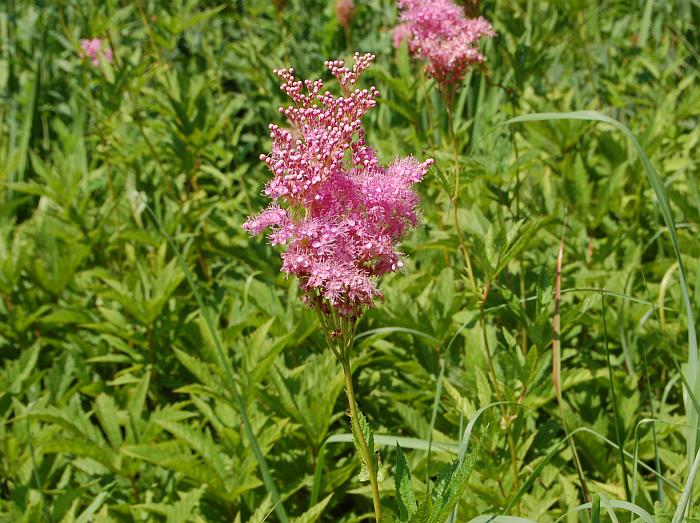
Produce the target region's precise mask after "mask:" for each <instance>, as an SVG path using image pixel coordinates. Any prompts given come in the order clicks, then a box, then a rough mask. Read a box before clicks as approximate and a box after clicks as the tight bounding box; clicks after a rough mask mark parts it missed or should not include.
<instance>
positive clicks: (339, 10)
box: [335, 0, 355, 29]
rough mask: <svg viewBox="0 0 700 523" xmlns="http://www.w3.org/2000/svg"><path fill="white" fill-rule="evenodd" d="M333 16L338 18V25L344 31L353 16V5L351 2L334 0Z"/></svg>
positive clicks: (350, 0) (349, 0) (348, 0)
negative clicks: (343, 28)
mask: <svg viewBox="0 0 700 523" xmlns="http://www.w3.org/2000/svg"><path fill="white" fill-rule="evenodd" d="M335 16H336V17H337V18H338V23H339V24H340V26H341V27H345V28H346V29H347V28H348V27H350V24H351V23H352V19H353V17H354V16H355V4H354V2H353V1H352V0H336V2H335Z"/></svg>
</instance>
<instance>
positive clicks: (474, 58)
mask: <svg viewBox="0 0 700 523" xmlns="http://www.w3.org/2000/svg"><path fill="white" fill-rule="evenodd" d="M397 3H398V6H399V8H400V10H401V16H400V21H401V24H400V25H399V26H397V28H396V29H395V31H394V45H395V46H397V42H398V45H400V44H401V39H403V38H407V39H408V48H409V51H410V52H411V54H412V55H413V56H416V57H418V58H421V59H423V60H426V61H427V62H428V64H427V66H426V71H427V72H428V74H429V75H430V76H432V77H433V78H435V80H436V81H437V82H438V83H439V84H440V85H442V86H448V85H453V84H456V83H458V82H461V81H462V80H463V79H464V76H465V75H466V74H467V71H468V70H469V68H470V67H471V66H473V65H474V64H478V63H481V62H483V61H484V55H483V54H481V52H480V51H479V49H478V47H477V45H478V42H479V40H480V39H481V38H483V37H492V36H495V34H496V33H495V32H494V31H493V28H492V27H491V24H490V23H489V22H488V21H487V20H486V19H485V18H483V17H479V18H467V17H466V16H465V14H464V9H463V8H462V7H460V6H458V5H456V4H455V3H454V1H453V0H397ZM399 28H400V29H399Z"/></svg>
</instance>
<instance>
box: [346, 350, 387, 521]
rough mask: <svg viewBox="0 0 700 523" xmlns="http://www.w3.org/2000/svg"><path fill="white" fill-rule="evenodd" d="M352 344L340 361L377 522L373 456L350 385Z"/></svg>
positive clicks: (379, 508)
mask: <svg viewBox="0 0 700 523" xmlns="http://www.w3.org/2000/svg"><path fill="white" fill-rule="evenodd" d="M351 345H352V341H351V342H350V344H349V345H348V346H346V347H345V349H344V350H342V352H341V358H340V363H341V365H342V366H343V373H344V374H345V392H346V393H347V395H348V403H349V405H350V419H351V420H352V430H353V432H354V433H355V438H357V441H358V443H359V447H360V452H361V453H362V460H363V461H364V462H365V465H366V466H367V472H368V473H369V483H370V486H371V487H372V502H373V503H374V515H375V518H376V520H377V522H379V520H380V519H381V517H382V505H381V501H380V499H379V483H378V481H377V470H376V469H375V468H374V456H372V453H371V452H370V450H369V447H368V446H367V440H365V435H364V434H363V432H362V427H360V419H359V417H358V414H357V403H356V402H355V391H354V389H353V387H352V373H351V371H350V355H349V354H348V353H349V350H348V349H349V347H350V346H351Z"/></svg>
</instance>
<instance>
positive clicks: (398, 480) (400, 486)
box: [394, 443, 418, 521]
mask: <svg viewBox="0 0 700 523" xmlns="http://www.w3.org/2000/svg"><path fill="white" fill-rule="evenodd" d="M395 474H396V475H395V477H394V484H395V489H396V505H397V507H398V509H399V521H408V520H409V519H410V518H412V517H413V516H414V514H415V513H416V511H417V510H418V505H417V504H416V495H415V494H414V492H413V487H412V486H411V470H410V469H409V468H408V462H407V461H406V456H405V455H404V453H403V450H401V446H400V445H399V444H398V443H397V444H396V473H395Z"/></svg>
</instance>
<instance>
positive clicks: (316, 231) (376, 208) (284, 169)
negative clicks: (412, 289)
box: [243, 53, 433, 318]
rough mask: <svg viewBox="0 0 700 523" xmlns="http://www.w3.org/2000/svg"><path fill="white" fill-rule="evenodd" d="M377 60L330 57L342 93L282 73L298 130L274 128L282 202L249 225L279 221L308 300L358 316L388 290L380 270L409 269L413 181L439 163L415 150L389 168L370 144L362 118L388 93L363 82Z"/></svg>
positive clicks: (275, 240) (275, 188)
mask: <svg viewBox="0 0 700 523" xmlns="http://www.w3.org/2000/svg"><path fill="white" fill-rule="evenodd" d="M373 60H374V55H371V54H365V55H360V54H359V53H355V57H354V64H353V66H352V68H348V67H346V66H345V63H344V62H343V61H342V60H338V61H330V62H326V64H325V65H326V67H327V68H328V69H329V70H330V72H331V74H332V75H333V76H334V77H335V78H336V79H337V80H338V82H339V84H340V86H341V89H342V92H343V95H342V96H338V97H336V96H333V95H332V94H331V93H330V92H328V91H324V90H323V82H322V81H321V80H315V81H310V80H305V81H304V82H302V81H300V80H297V79H296V77H295V76H294V70H293V69H281V70H276V71H275V72H276V74H277V76H278V77H279V78H280V79H281V80H282V82H283V83H282V86H281V88H282V90H283V91H284V92H285V93H286V94H287V95H288V96H289V97H290V98H291V99H292V101H293V102H294V104H293V105H292V106H290V107H287V108H280V112H281V113H282V114H283V115H284V116H285V117H286V118H287V119H288V120H289V123H290V124H291V128H283V127H279V126H277V125H274V124H271V125H270V136H271V138H272V151H271V152H270V154H267V155H262V156H261V157H260V158H261V160H262V161H264V162H265V163H266V164H267V166H268V168H269V169H270V171H272V174H273V178H272V179H271V180H270V181H269V182H268V183H267V185H266V187H265V191H264V192H265V194H267V195H268V196H269V197H270V198H272V199H273V200H274V203H273V204H272V205H271V206H270V207H268V208H267V209H266V210H264V211H263V212H262V213H260V214H259V215H257V216H255V217H252V218H249V219H248V220H247V221H246V222H245V223H244V224H243V228H244V229H245V230H247V231H248V232H249V233H250V234H259V233H260V232H262V231H263V230H264V229H267V228H270V229H271V232H270V233H269V235H268V237H269V239H270V242H271V243H272V244H273V245H276V244H283V245H287V246H288V247H287V251H286V252H285V253H283V254H282V271H283V272H285V273H287V274H292V275H295V276H297V277H298V278H299V283H300V286H301V288H302V290H303V292H304V297H303V299H304V301H305V302H306V303H307V304H309V305H310V306H311V307H314V308H316V309H318V310H319V311H321V312H323V313H329V312H330V308H333V310H334V311H336V312H337V313H338V314H340V315H341V316H343V317H348V318H357V317H359V315H360V314H361V312H362V310H363V308H365V307H372V306H373V303H374V299H375V298H378V297H381V293H380V292H379V290H378V289H377V287H376V282H375V280H376V277H377V276H380V275H382V274H386V273H388V272H392V271H396V270H399V269H400V268H401V267H402V266H403V262H402V260H401V258H402V255H401V253H399V252H398V251H397V250H396V247H397V243H398V242H399V240H400V239H401V237H402V236H403V235H404V233H405V232H406V231H407V230H408V229H409V228H411V227H413V226H415V225H416V223H417V220H418V216H417V211H416V209H417V206H418V203H419V200H418V195H417V194H416V193H415V192H414V191H413V184H414V183H416V182H418V181H420V180H421V179H422V178H423V176H424V175H425V174H426V172H427V171H428V168H429V167H430V165H431V164H432V163H433V161H432V160H427V161H425V162H422V163H421V162H418V161H417V160H416V159H414V158H412V157H407V158H399V159H397V160H395V161H394V162H393V163H392V164H391V165H389V166H388V167H384V166H382V165H380V163H379V161H378V159H377V157H376V155H375V152H374V150H373V149H372V148H371V147H370V146H369V145H367V143H366V142H365V136H364V131H363V129H362V122H361V120H362V117H363V115H364V114H365V113H366V112H367V111H369V110H370V109H372V108H373V107H375V105H376V102H375V98H376V97H377V96H379V92H378V91H377V89H376V88H375V87H370V88H369V89H359V88H357V87H355V84H356V82H357V79H358V77H359V76H360V74H361V73H362V71H364V70H365V69H367V67H369V66H370V65H371V63H372V61H373Z"/></svg>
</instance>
